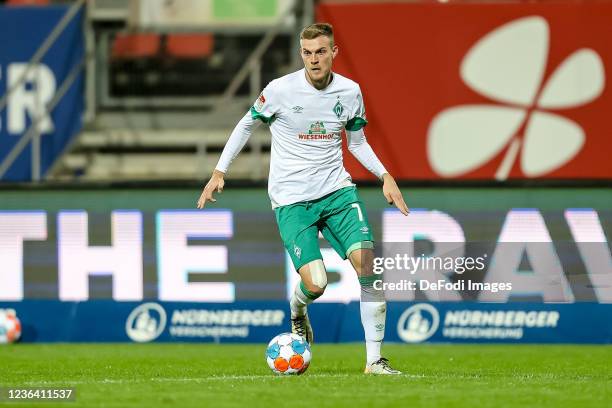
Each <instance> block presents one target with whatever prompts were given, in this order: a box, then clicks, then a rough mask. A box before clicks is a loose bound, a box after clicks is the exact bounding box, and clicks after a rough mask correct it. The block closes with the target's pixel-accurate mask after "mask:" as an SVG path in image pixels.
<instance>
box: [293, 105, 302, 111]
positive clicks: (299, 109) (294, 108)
mask: <svg viewBox="0 0 612 408" xmlns="http://www.w3.org/2000/svg"><path fill="white" fill-rule="evenodd" d="M291 110H292V111H293V113H302V111H303V110H304V108H302V107H301V106H298V105H296V106H294V107H293V108H291Z"/></svg>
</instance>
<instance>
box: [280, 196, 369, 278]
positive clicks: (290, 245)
mask: <svg viewBox="0 0 612 408" xmlns="http://www.w3.org/2000/svg"><path fill="white" fill-rule="evenodd" d="M274 211H275V213H276V222H277V223H278V229H279V230H280V235H281V239H282V240H283V244H284V245H285V248H286V249H287V252H288V253H289V256H291V260H292V261H293V265H294V266H295V270H296V271H297V270H299V269H300V268H301V267H302V266H304V265H306V264H307V263H309V262H312V261H314V260H316V259H323V256H322V255H321V249H320V247H319V231H321V233H322V234H323V237H325V239H326V240H327V241H328V242H329V243H330V245H331V246H332V248H334V250H335V251H336V252H337V253H338V255H340V257H341V258H342V259H346V258H347V257H348V255H349V254H350V253H351V252H353V251H354V250H356V249H361V248H374V239H373V237H372V229H371V228H370V224H369V222H368V216H367V214H366V211H365V207H364V205H363V202H362V201H361V200H360V198H359V195H358V194H357V188H356V187H354V186H350V187H344V188H341V189H340V190H337V191H334V192H333V193H330V194H328V195H326V196H323V197H321V198H318V199H316V200H312V201H303V202H300V203H295V204H291V205H285V206H282V207H277V208H276V209H275V210H274Z"/></svg>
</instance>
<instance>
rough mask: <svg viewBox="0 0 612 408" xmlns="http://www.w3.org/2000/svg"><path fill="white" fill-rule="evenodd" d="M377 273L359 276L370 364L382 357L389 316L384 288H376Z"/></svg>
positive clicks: (367, 358)
mask: <svg viewBox="0 0 612 408" xmlns="http://www.w3.org/2000/svg"><path fill="white" fill-rule="evenodd" d="M377 279H379V277H377V276H376V275H372V276H362V277H359V284H360V285H361V302H360V304H359V310H360V312H361V324H362V325H363V331H364V332H365V342H366V363H367V364H368V365H370V364H372V363H373V362H375V361H377V360H378V359H380V357H381V355H380V346H382V341H383V338H384V337H385V320H386V318H387V302H385V293H384V292H383V291H382V290H376V289H374V282H375V281H376V280H377Z"/></svg>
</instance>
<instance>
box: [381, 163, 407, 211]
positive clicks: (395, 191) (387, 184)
mask: <svg viewBox="0 0 612 408" xmlns="http://www.w3.org/2000/svg"><path fill="white" fill-rule="evenodd" d="M383 194H384V195H385V198H386V199H387V202H388V203H389V204H393V205H395V206H396V207H397V209H398V210H400V212H401V213H402V214H404V215H408V213H409V212H410V209H409V208H408V206H407V205H406V202H405V201H404V197H403V196H402V192H401V191H400V189H399V187H398V186H397V183H396V182H395V179H394V178H393V177H391V175H390V174H389V173H385V174H384V175H383Z"/></svg>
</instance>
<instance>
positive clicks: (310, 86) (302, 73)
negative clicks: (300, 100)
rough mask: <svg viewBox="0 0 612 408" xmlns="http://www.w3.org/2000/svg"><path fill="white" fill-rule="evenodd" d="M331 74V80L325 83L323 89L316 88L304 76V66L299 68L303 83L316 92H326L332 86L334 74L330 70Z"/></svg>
mask: <svg viewBox="0 0 612 408" xmlns="http://www.w3.org/2000/svg"><path fill="white" fill-rule="evenodd" d="M331 75H332V79H331V81H329V84H327V86H326V87H325V88H323V89H317V88H315V87H314V86H313V85H312V84H311V83H310V82H308V79H307V78H306V68H302V70H301V76H302V81H303V82H304V84H306V87H308V88H310V89H311V90H313V91H314V92H317V93H326V92H328V91H329V90H330V89H331V88H332V86H333V85H334V83H335V82H336V74H335V73H334V72H333V71H332V73H331Z"/></svg>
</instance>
